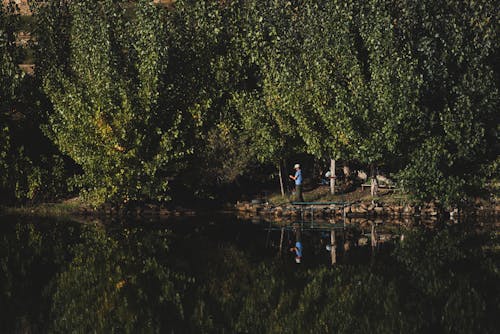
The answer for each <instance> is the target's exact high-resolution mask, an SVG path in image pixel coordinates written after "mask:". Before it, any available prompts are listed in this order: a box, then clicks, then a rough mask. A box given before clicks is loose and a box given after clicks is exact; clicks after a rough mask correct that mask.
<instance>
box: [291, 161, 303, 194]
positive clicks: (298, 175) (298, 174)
mask: <svg viewBox="0 0 500 334" xmlns="http://www.w3.org/2000/svg"><path fill="white" fill-rule="evenodd" d="M293 168H294V169H295V175H289V176H290V178H291V179H292V180H294V181H295V194H296V200H297V201H299V202H304V197H303V196H302V170H301V169H300V165H299V164H295V166H293Z"/></svg>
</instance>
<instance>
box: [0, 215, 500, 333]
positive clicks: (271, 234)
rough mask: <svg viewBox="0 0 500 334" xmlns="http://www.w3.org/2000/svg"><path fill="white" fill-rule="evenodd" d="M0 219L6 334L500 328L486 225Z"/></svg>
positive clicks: (491, 237) (0, 301) (494, 247)
mask: <svg viewBox="0 0 500 334" xmlns="http://www.w3.org/2000/svg"><path fill="white" fill-rule="evenodd" d="M0 221H1V222H2V223H1V224H0V230H1V234H0V238H1V239H2V240H1V242H0V310H1V312H0V329H1V330H0V331H1V332H5V333H38V332H65V333H66V332H99V333H101V332H102V333H105V332H106V333H107V332H124V333H132V332H133V333H136V332H176V333H186V332H189V333H207V332H208V333H211V332H213V333H223V332H226V333H239V332H248V333H261V332H263V333H296V332H297V333H298V332H306V333H331V332H336V333H345V332H354V333H380V332H384V333H385V332H387V333H393V332H405V333H422V332H445V333H470V332H481V333H493V332H496V329H497V327H496V323H495V321H496V317H497V315H498V314H500V312H499V311H500V310H499V305H500V286H499V284H498V282H499V281H500V280H499V278H500V277H499V266H498V264H499V249H500V246H499V243H498V231H497V230H496V229H495V226H496V225H495V222H484V221H483V222H477V221H466V222H460V223H456V222H455V223H454V222H441V223H438V224H433V225H432V226H433V228H432V229H431V228H428V227H426V224H425V223H424V222H419V221H411V222H410V223H409V224H406V225H401V224H393V223H391V222H390V221H377V222H374V221H368V220H363V221H359V222H354V221H348V222H347V221H342V220H339V221H318V220H316V221H313V222H311V221H300V222H291V223H288V224H283V223H282V224H281V225H276V224H272V223H266V222H259V221H253V222H252V221H248V220H240V219H237V218H236V217H235V216H233V215H227V214H226V215H221V214H210V215H203V216H198V217H190V218H185V219H175V220H174V219H173V220H165V221H149V222H145V221H142V222H140V221H115V222H113V223H105V224H103V223H101V222H91V223H86V224H82V223H77V222H71V221H50V220H34V219H33V220H29V219H26V218H16V217H0ZM297 241H300V243H301V252H300V258H301V261H300V264H297V263H296V261H295V259H296V257H297V251H296V250H295V249H294V248H296V242H297Z"/></svg>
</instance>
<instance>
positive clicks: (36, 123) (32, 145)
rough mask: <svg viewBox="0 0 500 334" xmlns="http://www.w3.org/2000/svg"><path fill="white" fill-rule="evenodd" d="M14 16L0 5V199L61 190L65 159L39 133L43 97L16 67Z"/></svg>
mask: <svg viewBox="0 0 500 334" xmlns="http://www.w3.org/2000/svg"><path fill="white" fill-rule="evenodd" d="M18 24H19V17H18V16H16V15H15V14H13V13H12V7H7V11H5V8H4V7H3V6H2V7H0V59H1V66H0V202H9V203H12V202H14V201H26V200H31V201H33V200H35V201H42V200H51V199H54V198H57V197H58V196H62V195H65V194H66V193H67V189H66V177H67V172H66V168H67V164H66V162H65V161H64V158H63V157H62V156H61V155H60V154H59V153H58V151H57V150H56V149H55V148H54V147H53V146H52V144H51V143H50V142H49V141H48V140H47V139H46V138H45V136H44V135H43V134H42V131H41V129H40V124H43V123H44V122H45V115H44V114H43V111H44V110H43V104H44V101H45V99H44V97H43V95H42V93H41V92H40V89H39V85H38V82H37V81H36V79H35V78H33V77H32V76H29V75H25V74H24V73H23V72H21V70H20V69H19V68H18V66H17V64H18V63H19V62H20V52H19V48H18V47H17V46H16V43H15V34H16V32H17V31H16V29H17V26H18Z"/></svg>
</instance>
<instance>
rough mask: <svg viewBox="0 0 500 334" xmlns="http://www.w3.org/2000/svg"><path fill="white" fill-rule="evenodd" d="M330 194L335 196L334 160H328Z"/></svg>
mask: <svg viewBox="0 0 500 334" xmlns="http://www.w3.org/2000/svg"><path fill="white" fill-rule="evenodd" d="M330 193H331V194H332V195H335V160H334V159H330Z"/></svg>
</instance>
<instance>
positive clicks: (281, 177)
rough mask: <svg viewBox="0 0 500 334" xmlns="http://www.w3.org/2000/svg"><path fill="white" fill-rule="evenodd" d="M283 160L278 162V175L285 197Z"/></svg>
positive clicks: (282, 194)
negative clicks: (282, 170)
mask: <svg viewBox="0 0 500 334" xmlns="http://www.w3.org/2000/svg"><path fill="white" fill-rule="evenodd" d="M281 169H282V168H281V161H280V162H278V175H279V178H280V188H281V196H282V197H285V185H284V182H283V173H282V172H281Z"/></svg>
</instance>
